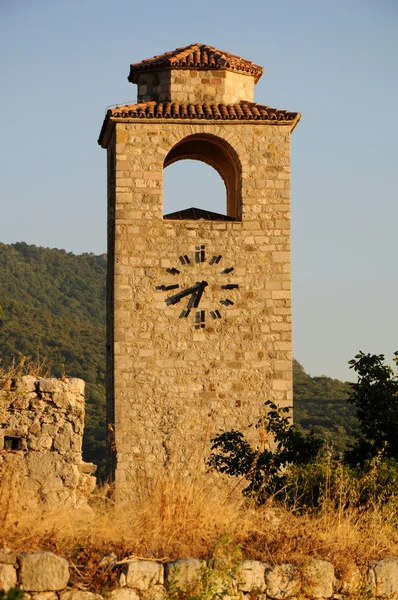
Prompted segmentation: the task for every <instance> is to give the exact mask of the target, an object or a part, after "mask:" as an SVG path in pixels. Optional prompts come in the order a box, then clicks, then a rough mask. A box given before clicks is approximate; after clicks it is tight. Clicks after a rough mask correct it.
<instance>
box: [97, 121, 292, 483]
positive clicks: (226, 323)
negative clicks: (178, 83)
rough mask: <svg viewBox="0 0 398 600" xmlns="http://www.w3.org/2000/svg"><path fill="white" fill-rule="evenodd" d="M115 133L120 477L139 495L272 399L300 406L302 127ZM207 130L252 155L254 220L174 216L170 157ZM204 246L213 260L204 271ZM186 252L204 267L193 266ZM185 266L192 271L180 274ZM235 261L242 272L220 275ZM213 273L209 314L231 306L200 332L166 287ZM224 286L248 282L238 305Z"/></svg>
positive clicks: (248, 208)
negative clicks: (144, 479)
mask: <svg viewBox="0 0 398 600" xmlns="http://www.w3.org/2000/svg"><path fill="white" fill-rule="evenodd" d="M115 128H116V139H115V144H114V145H112V143H111V144H110V145H109V146H108V152H111V151H114V152H115V155H116V166H115V168H116V187H115V194H114V195H113V197H112V198H113V199H112V202H113V205H111V203H110V206H111V210H112V211H113V210H114V211H115V222H116V225H115V241H114V265H113V268H114V281H113V282H109V285H111V286H113V294H114V304H113V306H109V307H108V308H109V310H111V311H113V314H114V325H113V326H114V332H113V333H114V394H115V395H114V400H113V401H114V407H115V422H114V428H115V440H114V442H115V446H116V451H117V456H118V465H117V471H116V484H117V489H121V488H124V489H125V490H128V489H129V487H131V485H132V484H134V482H135V475H136V473H135V472H136V469H137V467H139V468H140V469H141V468H148V469H147V472H149V471H151V469H152V467H153V466H154V465H155V464H156V463H157V462H161V463H163V462H170V461H171V460H172V459H173V457H177V459H178V461H179V464H180V467H181V468H184V465H186V464H187V463H188V462H189V461H190V460H192V459H193V455H194V453H195V452H196V453H200V452H201V453H202V454H203V452H204V449H207V448H208V445H207V443H208V440H209V438H210V437H211V436H212V435H214V434H215V433H217V432H219V431H221V430H225V429H226V430H228V429H231V428H239V429H241V430H244V431H245V430H247V426H248V425H249V424H250V423H253V422H255V421H256V419H257V418H258V417H259V416H260V414H262V412H263V403H264V401H265V400H268V399H269V400H273V401H275V402H276V403H278V404H279V405H281V406H290V405H291V404H292V374H291V306H290V298H291V296H290V294H291V292H290V206H289V197H290V127H289V125H283V124H282V125H271V124H263V123H261V122H253V123H251V124H247V123H246V124H240V123H236V122H233V121H232V122H231V121H229V122H222V123H217V122H212V123H209V124H206V123H203V121H202V122H200V123H191V122H189V123H181V121H180V122H177V121H176V122H173V121H172V120H170V121H167V122H164V121H163V122H156V120H153V121H152V122H148V121H145V122H143V121H142V120H141V121H140V120H137V121H134V120H132V121H131V122H128V123H125V122H124V123H116V126H115ZM198 134H199V135H201V136H206V135H208V136H210V138H211V136H214V137H213V138H212V139H217V140H219V141H220V143H223V144H226V145H227V146H228V147H231V148H232V149H233V151H234V152H235V153H236V155H237V157H238V162H239V164H240V168H241V178H242V189H241V202H242V220H241V221H231V222H219V221H204V220H199V221H168V220H164V219H163V204H162V198H163V163H164V159H165V157H166V155H167V154H168V153H169V152H170V150H171V149H172V148H173V147H174V146H175V145H176V144H177V143H178V142H180V141H181V140H183V139H184V138H186V137H187V136H194V135H198ZM187 204H188V206H189V200H187ZM201 245H204V246H205V250H206V256H207V259H206V264H203V265H197V264H195V261H194V260H193V256H194V253H195V251H196V248H197V246H201ZM184 255H187V256H189V257H190V260H191V262H190V265H185V266H183V267H181V263H180V261H179V256H184ZM213 255H214V256H217V255H221V256H222V260H221V262H220V264H219V266H217V267H215V266H214V265H210V264H209V258H210V257H211V256H213ZM177 267H178V269H179V270H180V274H179V275H178V276H176V275H173V274H172V273H170V272H167V269H173V268H177ZM229 267H234V271H233V273H232V272H231V273H230V274H229V275H227V274H224V275H221V274H220V273H221V271H222V270H223V269H224V268H229ZM220 278H221V280H220ZM203 279H206V281H208V282H209V286H208V288H207V289H206V291H205V293H204V294H203V299H202V302H201V308H204V309H206V313H207V315H209V311H210V310H212V309H214V308H215V307H217V306H219V307H220V310H221V312H222V318H221V319H216V320H214V321H213V320H212V319H211V318H210V317H209V316H207V317H206V318H207V319H208V320H207V322H206V328H205V329H201V330H200V329H199V330H198V329H196V328H195V326H194V322H193V319H192V315H191V316H190V317H189V318H186V319H185V318H183V319H179V318H178V317H179V314H180V312H181V308H182V304H183V303H182V302H181V303H179V304H178V305H177V306H172V305H171V306H166V304H165V298H166V297H167V295H170V294H171V292H166V291H162V290H160V289H159V286H161V285H165V286H168V285H172V284H174V283H178V284H180V289H186V288H187V287H189V286H190V285H192V284H194V283H195V282H196V281H200V280H203ZM221 283H236V284H238V285H239V289H236V290H231V291H228V292H226V293H225V295H228V296H229V297H230V298H231V299H232V301H233V302H234V305H233V306H232V305H231V306H229V307H225V306H221V305H220V304H219V302H220V297H221V291H220V290H221V285H220V284H221ZM156 288H158V289H156ZM222 293H224V292H222ZM111 401H112V400H111ZM112 425H113V424H112ZM249 431H253V430H249ZM255 433H256V432H254V434H255ZM194 458H195V462H194V463H193V464H195V465H197V464H198V463H197V456H195V457H194Z"/></svg>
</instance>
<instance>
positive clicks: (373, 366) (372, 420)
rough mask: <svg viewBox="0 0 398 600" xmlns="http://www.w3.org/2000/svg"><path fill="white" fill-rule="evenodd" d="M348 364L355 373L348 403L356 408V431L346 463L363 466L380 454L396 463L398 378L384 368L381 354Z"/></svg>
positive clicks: (361, 358) (357, 359)
mask: <svg viewBox="0 0 398 600" xmlns="http://www.w3.org/2000/svg"><path fill="white" fill-rule="evenodd" d="M394 360H395V362H397V360H398V352H395V359H394ZM349 364H350V368H351V369H354V371H356V372H357V373H358V381H357V383H351V384H350V385H351V394H350V396H349V397H348V400H347V401H348V402H349V403H351V404H353V405H354V406H355V410H356V416H357V419H358V421H359V431H358V432H357V433H356V434H355V437H356V441H355V442H354V443H353V444H352V446H351V448H350V449H349V450H348V451H347V452H346V454H345V458H346V461H347V462H349V463H350V464H352V465H364V464H365V463H366V461H369V460H370V459H372V458H374V457H376V456H377V455H378V454H379V453H380V452H383V455H384V456H385V457H389V458H394V459H398V376H397V375H394V373H393V370H392V369H391V367H389V366H388V365H385V364H384V355H383V354H379V355H377V354H373V355H372V354H364V353H363V352H359V354H357V355H356V356H355V358H354V359H353V360H350V361H349Z"/></svg>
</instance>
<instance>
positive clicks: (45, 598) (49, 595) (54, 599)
mask: <svg viewBox="0 0 398 600" xmlns="http://www.w3.org/2000/svg"><path fill="white" fill-rule="evenodd" d="M31 597H32V600H58V596H57V594H56V593H55V592H39V593H38V594H31Z"/></svg>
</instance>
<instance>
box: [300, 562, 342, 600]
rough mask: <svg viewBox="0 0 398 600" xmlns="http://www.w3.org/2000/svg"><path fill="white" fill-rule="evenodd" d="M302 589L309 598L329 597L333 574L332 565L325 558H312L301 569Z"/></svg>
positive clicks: (331, 593) (332, 584) (331, 589)
mask: <svg viewBox="0 0 398 600" xmlns="http://www.w3.org/2000/svg"><path fill="white" fill-rule="evenodd" d="M301 574H302V578H303V591H304V593H305V594H307V596H309V597H310V598H331V597H332V596H333V591H334V585H335V576H334V567H333V565H332V564H331V563H330V562H328V561H326V560H319V559H316V558H314V559H312V560H311V561H310V562H308V563H307V564H306V565H305V566H304V567H303V569H302V571H301Z"/></svg>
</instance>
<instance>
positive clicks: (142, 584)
mask: <svg viewBox="0 0 398 600" xmlns="http://www.w3.org/2000/svg"><path fill="white" fill-rule="evenodd" d="M119 581H120V585H121V586H122V587H124V586H126V587H130V588H135V589H137V590H148V589H149V587H151V586H153V585H157V584H163V583H164V574H163V565H161V564H159V563H157V562H154V561H149V560H132V561H129V562H126V563H123V564H122V566H121V570H120V579H119Z"/></svg>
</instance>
